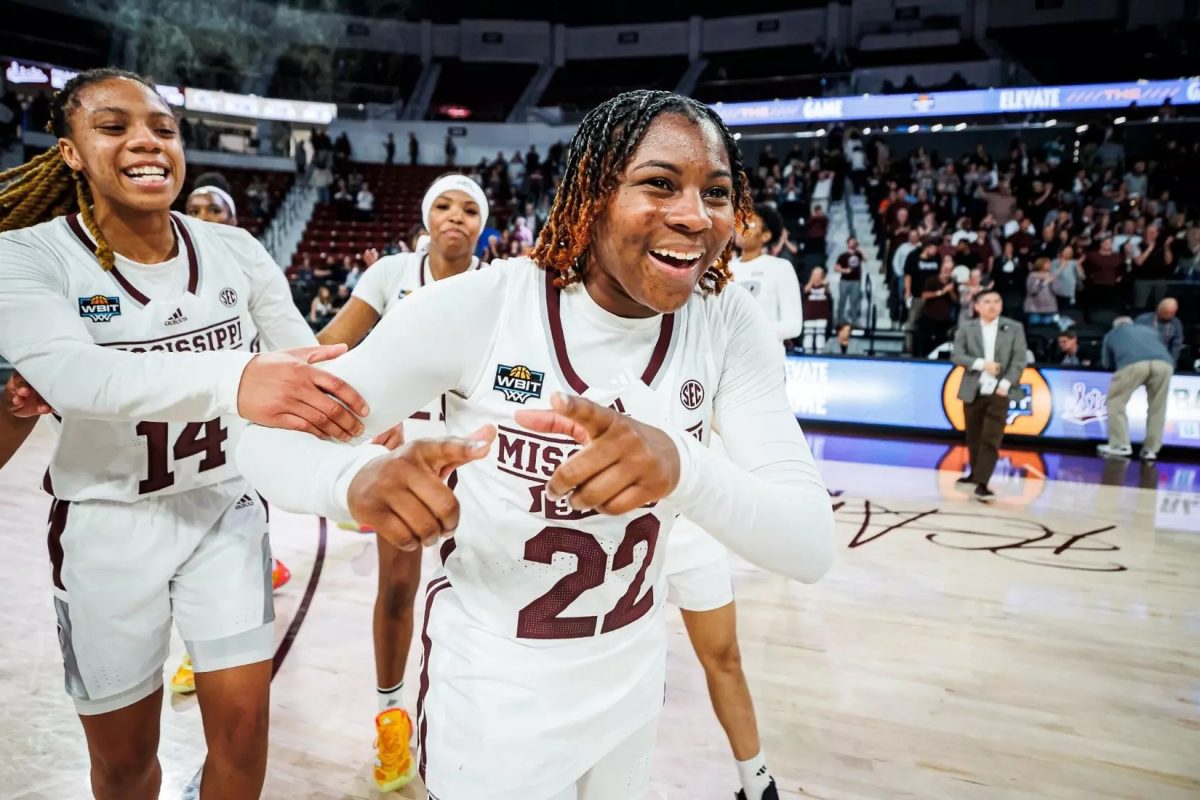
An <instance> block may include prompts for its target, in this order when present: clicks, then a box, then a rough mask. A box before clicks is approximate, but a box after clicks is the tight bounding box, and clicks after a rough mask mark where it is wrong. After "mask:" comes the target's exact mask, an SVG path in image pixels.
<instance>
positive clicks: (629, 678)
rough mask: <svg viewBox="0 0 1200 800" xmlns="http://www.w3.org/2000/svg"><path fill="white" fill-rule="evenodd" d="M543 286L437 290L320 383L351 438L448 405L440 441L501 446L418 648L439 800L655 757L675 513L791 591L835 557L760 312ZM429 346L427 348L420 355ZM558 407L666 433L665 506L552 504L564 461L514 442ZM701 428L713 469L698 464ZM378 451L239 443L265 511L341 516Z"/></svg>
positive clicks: (498, 792)
mask: <svg viewBox="0 0 1200 800" xmlns="http://www.w3.org/2000/svg"><path fill="white" fill-rule="evenodd" d="M553 274H554V273H553V272H552V271H547V270H543V269H541V268H539V267H538V266H537V265H536V264H534V263H533V262H532V261H530V260H528V259H514V260H510V261H501V262H494V263H493V264H492V266H491V267H490V268H489V269H487V270H482V271H479V272H470V273H466V274H463V275H459V276H456V277H452V278H448V279H446V280H443V281H439V282H438V283H436V284H434V285H432V286H427V287H425V288H423V289H422V290H421V291H419V292H416V293H414V294H413V295H412V296H411V297H409V298H407V299H406V300H405V302H404V308H403V309H402V313H399V312H398V313H394V314H389V315H387V316H385V317H384V318H383V320H382V321H381V322H380V324H379V326H378V327H377V328H376V329H375V331H374V332H373V333H372V334H371V335H370V336H369V337H368V338H367V339H366V341H365V342H364V343H363V344H361V345H360V346H359V347H358V348H356V349H355V350H352V351H351V352H350V353H348V354H346V355H344V356H342V357H340V358H338V359H336V360H335V361H333V362H330V364H329V369H330V371H331V372H333V373H335V374H337V375H339V376H341V377H343V378H345V379H346V380H347V381H349V382H351V383H353V385H355V386H356V388H358V389H359V391H360V392H362V393H363V394H364V397H366V398H367V399H368V402H369V403H370V405H371V407H372V409H373V411H372V414H371V416H370V417H369V418H368V419H367V420H366V424H367V429H368V430H367V434H368V435H374V434H376V433H378V432H380V431H382V430H385V429H386V428H388V427H390V426H391V425H393V424H395V423H396V422H398V421H400V420H403V419H405V418H406V417H407V416H408V415H409V414H411V413H412V412H413V411H415V410H416V409H418V408H420V407H422V406H423V405H425V404H426V403H427V402H429V401H430V400H431V399H432V398H435V397H437V396H439V395H441V394H442V393H446V426H447V429H448V432H449V433H450V434H451V435H456V436H466V435H468V434H469V433H470V432H471V431H474V430H476V429H477V428H479V427H480V426H481V425H484V424H489V423H491V424H495V425H496V426H497V428H498V435H497V437H496V440H495V441H494V443H493V444H492V446H491V452H490V455H489V456H488V457H487V458H484V459H481V460H479V461H475V462H472V463H469V464H467V465H466V466H464V467H462V468H460V469H459V470H458V472H457V475H456V478H455V480H456V483H455V484H454V486H455V489H454V491H455V495H456V496H457V498H458V500H459V503H460V507H461V510H460V519H459V525H458V528H457V532H456V533H455V535H454V536H453V537H451V538H447V539H445V540H444V541H443V543H442V545H441V556H442V560H443V566H442V570H441V572H440V574H439V575H437V576H436V577H435V578H433V580H432V581H431V582H430V584H429V589H428V593H427V597H426V600H425V620H424V625H423V629H422V630H421V632H420V634H421V635H420V641H421V646H422V648H423V666H422V674H421V684H420V697H419V710H418V721H417V736H418V740H419V744H420V756H419V759H420V765H421V768H422V771H423V774H424V776H425V779H426V783H427V785H428V787H429V791H430V793H431V796H436V797H438V798H439V799H440V800H461V799H465V798H482V797H487V798H489V800H510V799H511V800H529V799H530V798H537V799H539V800H540V799H541V798H547V797H558V796H559V795H558V794H556V793H558V792H561V791H562V789H563V787H565V786H569V785H571V784H572V783H573V782H574V781H576V780H577V779H579V778H580V776H581V775H583V774H584V773H585V772H587V771H588V770H589V769H590V768H592V767H593V765H595V764H597V763H598V762H599V761H600V760H601V759H603V758H604V757H605V755H606V754H608V753H610V752H611V751H613V750H614V748H616V747H618V746H619V745H620V744H621V743H622V742H624V741H626V740H628V739H629V738H630V737H631V736H632V735H634V734H636V733H637V732H639V731H644V730H646V728H647V726H651V727H650V735H649V745H648V746H649V747H650V748H652V744H653V728H652V725H653V721H654V720H655V719H656V717H657V715H658V713H659V711H660V709H661V708H662V705H663V685H664V679H665V654H666V640H665V631H664V625H663V613H662V611H663V601H664V598H665V583H664V578H663V572H662V565H663V561H664V556H665V552H666V547H665V544H666V539H667V537H668V535H669V532H670V530H671V526H672V524H673V523H674V520H675V518H676V516H677V515H679V514H686V515H687V517H689V518H690V519H691V520H693V521H695V522H696V523H697V524H699V525H701V526H702V527H703V528H704V529H705V530H707V531H710V532H711V533H712V534H713V535H714V536H716V537H718V538H719V539H720V540H722V541H723V542H724V543H725V544H727V545H728V546H729V547H730V548H731V549H733V550H734V551H735V552H738V553H739V554H741V555H743V556H744V557H746V558H748V559H750V560H751V561H753V562H755V563H757V564H759V565H762V566H764V567H766V568H769V569H775V570H776V571H781V572H784V573H786V574H788V575H790V576H791V577H795V578H798V579H801V580H806V581H812V580H815V579H816V578H818V577H819V576H820V575H821V574H822V573H823V572H824V571H825V570H826V569H827V568H828V565H829V562H830V558H831V556H832V537H831V531H832V512H831V510H830V503H829V499H828V495H827V493H826V491H825V489H824V487H823V485H822V482H821V479H820V477H819V475H818V473H817V471H816V468H815V465H814V462H813V459H812V456H811V454H810V452H809V449H808V447H807V445H806V444H805V442H804V438H803V435H802V434H801V432H800V430H799V428H798V427H797V425H796V423H795V420H794V417H793V416H792V414H791V412H790V410H789V409H788V405H787V399H786V397H785V393H784V387H783V369H782V363H781V359H782V354H781V352H780V350H779V346H778V343H777V341H776V340H775V339H774V336H773V334H772V331H771V327H770V325H769V323H768V322H767V320H766V319H765V318H764V316H763V314H762V312H761V310H760V309H758V308H757V306H756V304H755V302H754V300H753V298H751V297H750V296H749V295H748V294H747V293H746V292H745V291H744V290H742V289H739V288H737V287H736V286H732V285H731V286H729V287H726V289H725V290H724V292H722V293H721V294H719V295H712V296H702V295H701V294H700V293H699V292H696V293H694V294H692V296H691V299H690V300H688V302H687V303H686V305H684V306H683V307H682V308H680V309H679V310H678V311H676V312H674V313H671V314H665V315H662V314H660V315H655V316H649V317H645V318H625V317H619V316H616V315H614V314H612V313H610V312H608V311H606V310H605V309H603V308H602V307H601V306H600V305H598V304H597V303H596V302H595V301H594V300H593V299H592V297H591V296H590V294H589V292H588V291H587V290H586V289H585V288H584V287H583V286H580V285H573V286H568V287H567V288H564V289H559V288H557V287H556V286H555V284H554V282H553V280H552V275H553ZM430 330H438V331H441V332H442V333H441V334H439V337H438V341H437V343H436V346H432V345H430V344H419V345H414V343H419V342H424V341H425V340H426V337H427V335H428V331H430ZM553 392H561V393H564V394H569V395H581V396H582V397H584V398H587V399H589V400H591V401H593V402H595V403H597V404H599V405H602V406H606V407H609V408H613V409H616V410H618V411H620V412H622V413H624V414H628V415H632V416H633V417H634V418H636V419H637V420H639V421H641V422H644V423H647V424H650V425H653V426H656V427H658V428H660V429H661V430H663V431H665V432H666V433H667V434H668V435H669V436H670V437H671V439H672V440H673V442H674V443H675V446H676V447H677V448H678V450H679V454H680V462H681V472H680V480H679V484H678V486H677V488H676V489H675V491H674V492H673V493H671V494H670V495H669V496H667V497H666V498H664V500H662V501H660V502H658V503H657V504H652V505H651V506H650V507H643V508H638V509H636V510H634V511H631V512H629V513H625V514H621V515H618V516H608V515H604V514H600V513H597V512H595V511H589V510H576V509H574V508H572V507H571V506H570V505H569V504H568V503H567V502H566V501H565V500H564V501H560V502H552V501H551V500H549V499H548V498H547V496H546V493H545V485H546V482H547V481H548V480H549V478H550V476H551V475H552V474H553V473H554V470H555V468H556V467H557V466H558V465H560V464H562V463H563V462H564V461H566V460H567V459H568V458H570V457H571V455H572V454H573V453H575V452H576V451H577V450H578V449H579V447H580V445H579V444H577V443H576V441H575V440H573V439H571V438H568V437H565V436H560V435H548V434H546V433H540V432H537V433H535V432H533V431H531V430H527V429H525V428H522V427H521V426H520V425H519V424H517V422H516V421H515V420H514V412H516V411H518V410H520V409H529V408H545V407H547V406H548V405H549V401H550V397H551V394H552V393H553ZM714 429H717V430H720V431H721V433H722V434H723V435H724V438H725V441H726V443H727V448H728V451H729V460H725V459H721V458H717V457H714V456H713V455H712V454H711V453H709V452H708V450H707V448H706V447H705V444H706V443H707V442H708V441H709V437H710V435H711V433H712V431H713V430H714ZM385 452H386V451H385V450H384V449H383V448H380V447H378V446H375V445H361V446H358V447H352V446H347V445H339V444H336V443H331V442H323V441H320V440H318V439H316V438H314V437H305V436H296V435H292V434H291V433H289V432H286V431H273V430H267V429H262V428H257V427H251V428H250V429H249V430H248V431H247V433H246V435H245V437H244V439H243V441H242V445H241V447H240V449H239V460H240V465H241V467H242V469H243V470H244V471H245V474H246V475H247V477H248V478H249V479H250V480H251V481H252V482H253V483H254V484H255V485H256V486H257V487H258V488H259V489H260V490H261V491H262V492H263V493H264V494H265V495H266V496H267V498H268V499H270V500H271V501H272V502H277V503H279V504H280V505H281V506H284V507H286V508H290V509H294V510H301V511H310V512H316V513H321V514H324V515H326V516H328V517H331V518H335V519H337V518H347V517H348V516H349V509H348V503H347V490H348V487H349V484H350V481H351V480H352V479H353V477H354V476H355V474H356V473H357V471H358V470H359V469H361V468H362V467H363V465H365V464H366V463H367V462H369V461H371V460H373V459H375V458H377V457H379V456H380V455H381V454H383V453H385ZM646 758H647V760H648V758H649V753H647V754H646ZM616 791H618V793H619V791H620V790H616ZM631 791H632V790H631ZM563 796H566V795H563ZM571 796H573V795H571ZM614 796H616V795H614ZM620 796H623V797H630V798H631V797H636V796H640V794H633V793H626V794H624V795H620Z"/></svg>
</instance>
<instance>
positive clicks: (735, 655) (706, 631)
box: [680, 603, 777, 800]
mask: <svg viewBox="0 0 1200 800" xmlns="http://www.w3.org/2000/svg"><path fill="white" fill-rule="evenodd" d="M680 613H681V614H682V616H683V624H684V626H685V627H686V628H687V632H688V638H689V639H691V642H692V649H694V650H695V651H696V656H697V657H698V658H699V659H700V665H701V666H702V667H704V677H705V680H706V681H707V683H708V696H709V699H711V700H712V705H713V711H715V712H716V715H717V719H718V720H719V721H720V723H721V727H722V728H724V729H725V736H726V737H727V738H728V739H729V746H730V748H731V749H732V750H733V757H734V759H736V760H737V762H738V772H739V774H740V775H741V780H742V785H743V787H744V791H745V792H746V794H747V796H748V800H762V799H763V798H767V797H775V796H777V795H774V794H768V792H774V788H773V786H771V783H772V781H771V776H770V773H768V772H767V770H766V765H765V764H764V763H762V745H761V743H760V742H759V738H758V722H757V720H756V719H755V716H754V701H753V699H751V697H750V687H749V685H748V684H747V683H746V673H745V672H743V671H742V654H741V651H740V650H739V649H738V642H737V611H736V606H735V605H734V604H733V603H729V604H728V605H725V606H721V607H720V608H715V609H713V610H712V611H684V610H683V609H680ZM760 771H761V774H758V773H759V772H760ZM768 787H769V788H768Z"/></svg>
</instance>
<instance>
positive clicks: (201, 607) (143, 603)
mask: <svg viewBox="0 0 1200 800" xmlns="http://www.w3.org/2000/svg"><path fill="white" fill-rule="evenodd" d="M267 516H268V509H267V508H266V504H265V503H264V502H263V501H262V499H261V498H260V497H259V496H258V495H257V494H256V493H255V492H254V490H253V489H252V488H251V487H250V484H248V483H246V481H244V480H242V479H241V478H237V479H235V480H230V481H226V482H224V483H220V484H217V485H215V486H207V487H203V488H199V489H192V490H190V491H186V492H181V493H179V494H173V495H164V496H162V497H150V498H146V499H144V500H139V501H137V502H134V503H117V502H111V501H103V500H88V501H84V502H79V503H72V502H69V501H65V500H55V501H54V504H53V505H52V506H51V511H50V535H49V546H50V560H51V564H52V567H53V579H54V604H55V607H56V610H57V612H58V638H59V644H60V645H61V647H62V654H63V665H64V667H65V670H66V689H67V694H69V695H70V696H71V697H72V698H74V700H75V707H76V710H77V711H78V712H79V713H80V714H103V713H106V712H109V711H115V710H117V709H119V708H124V707H126V706H129V705H132V704H133V703H136V702H137V701H139V700H141V699H143V698H145V697H147V696H149V695H150V694H152V693H153V692H156V691H158V690H159V689H160V687H161V686H162V669H163V662H164V661H165V660H166V657H167V649H168V646H169V644H170V633H171V622H172V620H174V622H175V625H176V627H177V628H178V629H179V633H180V635H181V636H182V637H183V640H184V642H185V643H186V645H187V649H188V653H189V654H190V655H191V657H192V661H193V663H194V668H195V670H196V671H197V672H210V671H213V670H219V669H227V668H229V667H237V666H243V665H246V664H253V663H257V662H259V661H264V660H269V659H270V658H271V657H272V654H273V650H274V631H273V624H272V623H273V622H274V619H275V609H274V604H273V602H272V598H271V549H270V544H269V542H268V539H267Z"/></svg>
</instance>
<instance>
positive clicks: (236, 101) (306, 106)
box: [0, 59, 337, 125]
mask: <svg viewBox="0 0 1200 800" xmlns="http://www.w3.org/2000/svg"><path fill="white" fill-rule="evenodd" d="M0 64H3V66H4V81H5V84H6V85H7V86H21V87H28V88H31V89H46V90H52V91H58V90H59V89H61V88H63V86H65V85H66V83H67V81H69V80H71V78H74V77H75V76H76V75H77V74H78V73H77V72H76V71H74V70H69V69H64V68H62V67H56V66H53V65H51V64H42V63H38V62H33V61H18V60H17V59H2V60H0ZM156 88H157V89H158V93H159V94H161V95H162V96H163V98H164V99H165V100H166V101H167V102H168V103H170V104H171V105H173V106H177V107H183V108H186V109H187V110H188V111H194V112H197V113H203V114H222V115H224V116H228V117H246V118H249V119H263V120H275V121H279V122H295V123H300V124H308V125H328V124H329V123H331V122H333V121H334V120H335V119H336V118H337V106H336V105H334V104H333V103H313V102H308V101H305V100H284V99H282V98H277V97H259V96H257V95H253V94H231V93H230V92H215V91H210V90H208V89H188V88H184V87H179V86H170V85H167V84H157V85H156Z"/></svg>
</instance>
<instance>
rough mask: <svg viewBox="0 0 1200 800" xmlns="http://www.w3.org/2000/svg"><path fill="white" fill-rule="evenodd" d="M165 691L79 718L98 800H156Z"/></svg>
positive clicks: (160, 776)
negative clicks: (159, 741)
mask: <svg viewBox="0 0 1200 800" xmlns="http://www.w3.org/2000/svg"><path fill="white" fill-rule="evenodd" d="M161 714H162V690H161V689H159V690H158V691H156V692H154V693H153V694H151V695H150V696H149V697H145V698H142V699H141V700H139V701H138V702H136V703H134V704H133V705H131V706H126V707H125V708H120V709H117V710H116V711H110V712H108V713H107V714H91V715H83V714H81V715H80V716H79V721H80V722H81V723H82V724H83V733H84V736H86V737H87V744H88V755H89V756H90V757H91V762H92V793H93V794H94V795H95V796H96V800H156V798H157V797H158V790H159V787H160V785H161V784H162V766H161V765H160V764H159V763H158V730H159V717H160V716H161Z"/></svg>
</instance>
